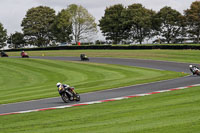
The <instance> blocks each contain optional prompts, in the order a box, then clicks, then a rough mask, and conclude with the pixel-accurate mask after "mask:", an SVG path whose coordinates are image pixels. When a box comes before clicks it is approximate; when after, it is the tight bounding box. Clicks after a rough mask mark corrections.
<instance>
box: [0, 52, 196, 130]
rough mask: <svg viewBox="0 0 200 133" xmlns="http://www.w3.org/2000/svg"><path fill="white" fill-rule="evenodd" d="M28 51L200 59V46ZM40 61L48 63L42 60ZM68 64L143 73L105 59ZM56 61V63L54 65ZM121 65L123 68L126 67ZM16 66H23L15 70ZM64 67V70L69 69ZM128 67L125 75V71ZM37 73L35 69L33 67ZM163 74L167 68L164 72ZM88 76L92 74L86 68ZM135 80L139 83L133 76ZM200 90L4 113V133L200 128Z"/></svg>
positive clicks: (0, 127) (1, 124)
mask: <svg viewBox="0 0 200 133" xmlns="http://www.w3.org/2000/svg"><path fill="white" fill-rule="evenodd" d="M28 53H29V55H30V56H41V55H42V54H45V56H47V55H49V56H79V55H80V53H86V54H87V55H88V56H89V57H120V58H139V59H154V60H168V61H178V62H192V63H200V61H199V60H198V58H199V57H200V52H199V51H197V50H180V51H179V50H105V51H104V50H74V51H73V50H64V51H62V50H60V51H45V52H44V51H35V52H28ZM8 54H9V55H13V56H18V55H19V52H9V53H8ZM19 60H20V59H19ZM32 60H33V59H31V62H34V65H31V64H30V65H31V66H34V67H36V66H37V65H38V64H39V65H38V66H40V65H41V64H43V66H40V67H41V68H44V66H45V65H44V64H47V66H48V67H50V68H49V69H48V70H49V71H52V69H53V70H54V69H56V68H57V67H53V66H56V65H55V64H56V63H55V62H54V61H52V62H51V61H50V64H51V65H49V61H48V60H46V61H44V62H45V63H38V62H37V61H35V60H33V61H32ZM23 61H25V62H26V61H29V59H28V60H26V59H25V60H23ZM38 61H39V62H43V60H38ZM16 62H17V63H19V62H18V61H16ZM20 62H21V61H20ZM0 63H1V59H0ZM17 63H16V64H17ZM54 63H55V64H54ZM65 63H66V64H65ZM68 63H71V64H73V65H74V66H76V65H77V66H80V65H82V66H85V65H86V66H87V67H88V66H90V67H91V68H98V66H101V67H103V68H101V67H100V68H98V71H99V69H100V70H101V69H103V70H107V71H110V70H113V67H114V68H116V69H114V70H113V71H112V72H113V73H118V74H119V75H126V76H130V75H127V73H129V72H130V69H131V70H133V68H134V70H136V73H137V72H138V73H140V72H141V71H140V69H139V68H135V67H124V66H116V65H105V64H80V63H78V64H77V63H75V62H64V64H62V66H63V67H62V69H63V68H65V67H66V66H69V65H67V64H68ZM36 64H37V65H36ZM52 64H54V65H53V66H52ZM30 65H29V66H30ZM73 65H72V66H73ZM74 66H73V67H74ZM107 67H108V68H107ZM118 67H119V68H118ZM0 68H1V69H2V65H0ZM8 68H9V67H8ZM35 69H36V68H35ZM35 69H34V70H35ZM121 69H122V70H123V71H122V72H121ZM17 70H18V68H17V69H16V71H17ZM25 70H26V69H25ZM62 71H63V72H64V71H65V69H63V70H62ZM76 71H77V70H76ZM124 71H125V73H126V74H124ZM131 72H132V71H131ZM153 72H154V71H153ZM155 72H156V73H157V74H158V73H159V71H155ZM1 73H2V72H1ZM29 73H31V72H29ZM32 73H34V72H33V71H32ZM88 73H90V72H88ZM169 73H170V72H167V73H166V74H167V75H171V74H169ZM38 74H41V72H38ZM46 74H49V73H48V72H46V73H44V74H42V75H44V77H45V75H46ZM81 74H82V73H81ZM95 74H97V73H95ZM162 74H164V73H163V72H162ZM174 74H176V73H172V75H173V76H172V75H171V76H172V77H174ZM5 75H7V74H5ZM61 75H62V74H61ZM64 75H65V74H64ZM83 75H87V74H85V73H84V74H83ZM111 75H112V74H111ZM158 75H159V74H158ZM162 76H164V75H162ZM177 76H181V74H180V73H178V75H177ZM36 77H37V75H36ZM53 77H54V76H53ZM53 77H52V78H53ZM86 77H87V76H86ZM100 77H101V76H100ZM142 77H143V78H144V75H142ZM142 77H140V78H142ZM158 77H159V76H158ZM10 78H11V77H10ZM54 78H60V76H58V77H56V76H55V77H54ZM149 78H150V77H149ZM154 78H156V77H154ZM154 78H153V79H154ZM8 79H9V78H8ZM153 79H152V80H153ZM63 81H68V79H67V80H66V79H65V78H63ZM82 81H84V80H81V82H82ZM35 82H36V81H35ZM45 82H46V81H44V83H45ZM148 82H150V81H148ZM0 83H1V80H0ZM134 83H136V82H135V81H134ZM86 84H87V82H86ZM113 84H114V83H113ZM124 84H126V83H124ZM72 85H74V84H72ZM83 85H84V84H83ZM75 87H78V91H79V90H80V91H82V92H84V90H85V89H84V87H83V86H82V84H79V85H78V86H75ZM50 88H51V87H50ZM50 90H52V91H53V93H54V94H51V96H55V95H58V94H57V91H55V87H54V84H53V85H52V89H50ZM86 91H88V90H86ZM3 92H5V91H3ZM1 93H2V92H0V98H1V96H2V95H1ZM39 94H41V93H39ZM37 95H38V94H37V93H36V95H35V96H36V97H37ZM199 95H200V87H192V88H188V89H185V90H177V91H173V92H165V93H160V94H154V95H150V96H144V97H137V98H131V99H125V100H121V101H113V102H108V103H102V104H94V105H87V106H80V107H72V108H66V109H58V110H49V111H41V112H33V113H26V114H16V115H8V116H0V133H1V132H2V133H10V132H14V133H35V132H37V133H65V132H68V133H199V131H200V115H199V112H200V106H199V105H200V97H199ZM15 101H16V100H15Z"/></svg>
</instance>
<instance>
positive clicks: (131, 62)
mask: <svg viewBox="0 0 200 133" xmlns="http://www.w3.org/2000/svg"><path fill="white" fill-rule="evenodd" d="M31 58H39V59H52V60H68V61H69V60H70V61H80V58H78V57H46V56H44V57H31ZM89 62H96V63H106V64H120V65H128V66H138V67H145V68H153V69H159V70H170V71H176V72H186V73H190V71H189V68H188V67H189V65H190V64H188V63H176V62H166V61H154V60H139V59H117V58H90V61H89ZM196 65H197V64H196ZM199 83H200V77H199V76H193V75H190V76H186V77H182V78H177V79H173V80H166V81H159V82H154V83H147V84H141V85H134V86H128V87H121V88H114V89H110V90H104V91H97V92H92V93H84V94H81V101H80V102H70V103H64V102H63V101H62V100H61V98H60V97H55V98H47V99H41V100H33V101H27V102H20V103H13V104H4V105H0V114H3V113H11V112H18V111H26V110H34V109H41V108H49V107H56V106H63V105H66V104H67V105H68V104H75V103H83V102H90V101H98V100H105V99H110V98H116V97H122V96H128V95H135V94H143V93H150V92H154V91H160V90H167V89H171V88H177V87H183V86H189V85H193V84H199ZM55 91H57V90H56V88H55ZM77 91H78V89H77Z"/></svg>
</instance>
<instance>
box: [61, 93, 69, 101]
mask: <svg viewBox="0 0 200 133" xmlns="http://www.w3.org/2000/svg"><path fill="white" fill-rule="evenodd" d="M61 98H62V100H63V102H65V103H68V102H69V97H68V95H67V94H66V93H63V94H62V95H61Z"/></svg>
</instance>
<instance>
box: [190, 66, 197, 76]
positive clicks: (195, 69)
mask: <svg viewBox="0 0 200 133" xmlns="http://www.w3.org/2000/svg"><path fill="white" fill-rule="evenodd" d="M189 67H190V70H191V72H192V73H193V75H194V74H195V73H196V71H199V68H198V67H197V66H192V65H190V66H189Z"/></svg>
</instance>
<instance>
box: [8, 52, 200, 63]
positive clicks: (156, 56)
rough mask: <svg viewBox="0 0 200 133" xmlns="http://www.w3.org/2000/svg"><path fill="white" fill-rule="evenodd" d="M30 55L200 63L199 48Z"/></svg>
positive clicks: (15, 53) (32, 54)
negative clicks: (86, 56) (84, 56)
mask: <svg viewBox="0 0 200 133" xmlns="http://www.w3.org/2000/svg"><path fill="white" fill-rule="evenodd" d="M28 53H29V55H30V56H42V55H45V56H80V54H81V53H85V54H86V55H88V56H89V57H114V58H137V59H153V60H166V61H177V62H188V63H200V60H199V57H200V52H199V50H52V51H28ZM8 54H9V55H10V56H19V52H8Z"/></svg>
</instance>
